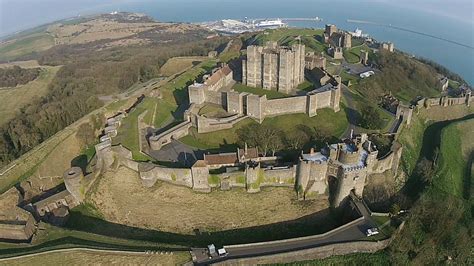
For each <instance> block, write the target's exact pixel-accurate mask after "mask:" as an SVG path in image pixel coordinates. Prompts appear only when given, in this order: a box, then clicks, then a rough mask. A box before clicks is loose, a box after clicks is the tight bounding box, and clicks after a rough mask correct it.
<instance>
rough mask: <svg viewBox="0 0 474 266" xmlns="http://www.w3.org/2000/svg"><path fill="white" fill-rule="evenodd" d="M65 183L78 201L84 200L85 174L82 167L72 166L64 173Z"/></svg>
mask: <svg viewBox="0 0 474 266" xmlns="http://www.w3.org/2000/svg"><path fill="white" fill-rule="evenodd" d="M63 179H64V184H65V185H66V189H67V191H69V193H71V195H72V196H73V197H74V198H75V199H76V200H77V201H78V202H83V201H84V197H85V188H84V187H83V184H82V183H83V179H84V174H83V173H82V169H81V168H80V167H72V168H69V170H67V171H66V172H65V173H64V175H63Z"/></svg>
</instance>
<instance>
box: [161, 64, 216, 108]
mask: <svg viewBox="0 0 474 266" xmlns="http://www.w3.org/2000/svg"><path fill="white" fill-rule="evenodd" d="M215 66H216V62H215V61H214V60H207V61H204V62H202V63H200V64H199V65H196V66H195V67H193V68H191V69H190V70H188V71H186V72H184V73H183V74H181V75H179V76H177V77H176V78H174V79H172V80H171V81H170V82H168V83H167V84H165V85H163V86H162V87H161V88H160V91H161V92H162V93H163V99H164V100H165V101H167V102H168V103H170V104H174V105H176V106H177V105H178V104H179V103H184V102H187V101H188V99H187V98H188V94H187V90H186V88H187V86H188V85H191V84H192V83H193V82H194V81H195V80H196V79H198V78H199V77H201V76H202V75H203V74H205V73H206V72H208V71H210V70H211V69H212V68H214V67H215Z"/></svg>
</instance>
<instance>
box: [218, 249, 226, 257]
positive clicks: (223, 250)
mask: <svg viewBox="0 0 474 266" xmlns="http://www.w3.org/2000/svg"><path fill="white" fill-rule="evenodd" d="M217 253H218V254H219V256H220V257H225V256H227V251H226V250H225V248H220V249H218V250H217Z"/></svg>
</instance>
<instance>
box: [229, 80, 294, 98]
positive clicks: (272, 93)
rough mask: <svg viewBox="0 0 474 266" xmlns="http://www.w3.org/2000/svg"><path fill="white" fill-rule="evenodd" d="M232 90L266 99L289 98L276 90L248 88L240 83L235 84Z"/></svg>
mask: <svg viewBox="0 0 474 266" xmlns="http://www.w3.org/2000/svg"><path fill="white" fill-rule="evenodd" d="M232 89H233V90H235V91H238V92H249V93H252V94H256V95H260V96H262V95H267V99H277V98H286V97H288V96H289V95H288V94H286V93H282V92H278V91H276V90H266V89H263V88H254V87H249V86H246V85H244V84H242V83H235V85H234V86H233V87H232Z"/></svg>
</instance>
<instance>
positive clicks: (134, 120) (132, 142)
mask: <svg viewBox="0 0 474 266" xmlns="http://www.w3.org/2000/svg"><path fill="white" fill-rule="evenodd" d="M156 102H157V99H155V98H145V99H144V100H143V101H142V102H141V103H140V104H139V105H138V106H137V107H136V108H135V109H134V110H133V111H132V112H130V113H129V114H128V116H127V117H125V118H124V119H123V120H122V125H121V126H120V127H119V129H118V134H117V136H116V137H115V138H113V139H112V140H113V143H114V144H122V145H123V146H124V147H126V148H127V149H129V150H130V151H131V152H132V156H133V159H134V160H137V161H149V160H151V159H150V158H149V157H148V156H146V155H144V154H142V153H141V152H140V147H139V139H138V138H139V133H138V116H139V115H140V114H142V113H143V112H145V111H146V110H148V114H149V113H152V112H153V110H154V109H155V104H156Z"/></svg>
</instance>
